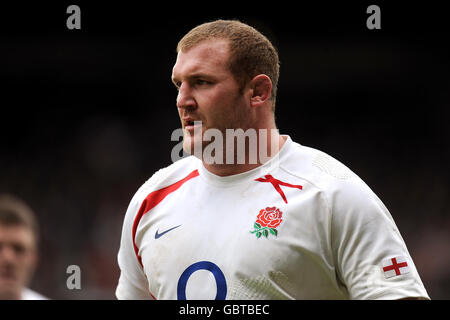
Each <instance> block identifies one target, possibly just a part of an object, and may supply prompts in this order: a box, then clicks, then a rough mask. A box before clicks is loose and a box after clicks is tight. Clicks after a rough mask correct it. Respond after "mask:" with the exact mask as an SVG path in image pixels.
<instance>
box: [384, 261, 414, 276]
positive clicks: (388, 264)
mask: <svg viewBox="0 0 450 320" xmlns="http://www.w3.org/2000/svg"><path fill="white" fill-rule="evenodd" d="M381 265H382V269H383V272H384V276H385V277H386V279H388V278H392V277H395V276H399V275H401V274H406V273H409V272H410V269H409V265H408V259H407V258H406V257H404V256H397V257H393V258H389V259H385V260H383V261H382V262H381Z"/></svg>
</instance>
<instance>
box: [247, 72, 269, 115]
mask: <svg viewBox="0 0 450 320" xmlns="http://www.w3.org/2000/svg"><path fill="white" fill-rule="evenodd" d="M250 88H251V89H252V95H251V97H250V104H251V105H252V107H260V106H262V105H263V104H264V103H265V102H266V101H268V100H269V99H270V97H271V94H272V81H271V80H270V78H269V77H268V76H267V75H265V74H259V75H257V76H255V77H254V78H253V79H252V80H251V81H250Z"/></svg>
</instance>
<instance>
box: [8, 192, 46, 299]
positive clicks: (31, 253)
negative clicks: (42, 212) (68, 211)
mask: <svg viewBox="0 0 450 320" xmlns="http://www.w3.org/2000/svg"><path fill="white" fill-rule="evenodd" d="M38 237H39V233H38V224H37V221H36V218H35V216H34V213H33V211H32V210H31V208H30V207H29V206H28V205H27V204H26V203H25V202H24V201H22V200H21V199H19V198H17V197H15V196H13V195H10V194H0V299H2V300H45V299H46V298H45V297H44V296H42V295H41V294H39V293H37V292H35V291H33V290H31V289H29V288H27V286H28V284H29V283H30V281H31V278H32V276H33V273H34V270H35V268H36V265H37V261H38Z"/></svg>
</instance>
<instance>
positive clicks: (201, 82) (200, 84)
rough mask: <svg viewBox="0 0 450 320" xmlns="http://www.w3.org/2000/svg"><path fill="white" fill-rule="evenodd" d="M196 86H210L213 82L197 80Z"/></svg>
mask: <svg viewBox="0 0 450 320" xmlns="http://www.w3.org/2000/svg"><path fill="white" fill-rule="evenodd" d="M195 84H196V85H198V86H204V85H210V84H212V82H211V81H208V80H204V79H197V80H196V81H195Z"/></svg>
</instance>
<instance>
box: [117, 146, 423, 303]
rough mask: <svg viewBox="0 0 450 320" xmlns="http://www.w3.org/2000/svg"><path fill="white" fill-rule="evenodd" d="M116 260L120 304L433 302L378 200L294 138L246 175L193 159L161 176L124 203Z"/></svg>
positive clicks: (340, 167)
mask: <svg viewBox="0 0 450 320" xmlns="http://www.w3.org/2000/svg"><path fill="white" fill-rule="evenodd" d="M118 262H119V266H120V269H121V275H120V279H119V283H118V286H117V289H116V296H117V298H119V299H399V298H405V297H425V298H429V297H428V294H427V292H426V290H425V288H424V286H423V284H422V282H421V279H420V277H419V274H418V272H417V270H416V268H415V266H414V263H413V261H412V259H411V256H410V254H409V253H408V250H407V247H406V245H405V242H404V241H403V239H402V237H401V235H400V233H399V231H398V229H397V227H396V225H395V223H394V220H393V219H392V217H391V215H390V213H389V212H388V210H387V209H386V208H385V206H384V205H383V203H382V202H381V201H380V199H379V198H378V197H377V196H376V195H375V194H374V193H373V191H372V190H371V189H370V188H369V187H368V186H367V185H366V184H365V183H364V182H363V181H362V180H361V179H360V178H359V177H358V176H357V175H355V174H354V173H353V172H352V171H350V170H349V169H348V168H347V167H345V166H344V165H343V164H341V163H340V162H339V161H337V160H335V159H334V158H332V157H330V156H329V155H327V154H325V153H323V152H321V151H318V150H315V149H313V148H309V147H305V146H302V145H300V144H298V143H295V142H293V141H292V140H291V139H290V138H289V137H287V141H286V143H285V144H284V145H283V147H282V149H281V150H280V152H279V154H278V157H275V158H273V159H272V160H270V161H269V162H267V163H266V164H264V165H262V166H260V167H258V168H256V169H253V170H251V171H248V172H245V173H241V174H237V175H233V176H227V177H219V176H216V175H214V174H212V173H210V172H209V171H207V170H206V169H205V168H204V166H203V164H202V162H201V161H200V160H199V159H197V158H195V157H193V156H190V157H187V158H184V159H182V160H179V161H177V162H175V163H173V164H172V165H170V166H168V167H167V168H164V169H161V170H159V171H158V172H157V173H155V174H154V175H153V176H152V177H151V178H150V179H149V180H148V181H147V182H146V183H144V185H143V186H142V187H141V188H140V189H139V190H138V191H137V193H136V194H135V195H134V197H133V199H132V200H131V203H130V205H129V207H128V210H127V213H126V215H125V220H124V225H123V231H122V240H121V244H120V250H119V254H118Z"/></svg>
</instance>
